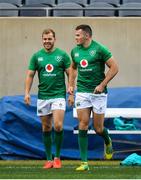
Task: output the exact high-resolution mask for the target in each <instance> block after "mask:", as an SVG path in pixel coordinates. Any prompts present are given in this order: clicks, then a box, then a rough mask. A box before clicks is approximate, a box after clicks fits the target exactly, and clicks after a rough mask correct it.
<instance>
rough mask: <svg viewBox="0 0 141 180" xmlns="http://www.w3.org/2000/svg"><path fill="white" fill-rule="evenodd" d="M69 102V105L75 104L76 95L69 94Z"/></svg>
mask: <svg viewBox="0 0 141 180" xmlns="http://www.w3.org/2000/svg"><path fill="white" fill-rule="evenodd" d="M68 104H69V106H73V105H74V95H69V97H68Z"/></svg>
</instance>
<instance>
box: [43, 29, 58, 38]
mask: <svg viewBox="0 0 141 180" xmlns="http://www.w3.org/2000/svg"><path fill="white" fill-rule="evenodd" d="M49 33H52V34H53V37H54V38H55V32H54V31H53V29H45V30H43V32H42V37H43V35H44V34H49Z"/></svg>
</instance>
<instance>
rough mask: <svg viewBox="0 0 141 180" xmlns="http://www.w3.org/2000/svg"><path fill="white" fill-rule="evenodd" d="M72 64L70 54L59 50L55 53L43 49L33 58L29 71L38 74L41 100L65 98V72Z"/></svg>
mask: <svg viewBox="0 0 141 180" xmlns="http://www.w3.org/2000/svg"><path fill="white" fill-rule="evenodd" d="M70 62H71V61H70V58H69V56H68V54H67V53H66V52H64V51H62V50H61V49H59V48H56V49H55V50H54V51H53V52H47V51H46V50H45V49H41V50H39V51H38V52H36V53H35V54H34V55H33V56H32V58H31V60H30V64H29V68H28V69H29V70H33V71H37V72H38V78H39V85H38V88H39V90H38V98H39V99H54V98H65V96H66V85H65V74H64V72H65V70H66V69H67V68H69V66H70Z"/></svg>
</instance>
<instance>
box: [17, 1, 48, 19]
mask: <svg viewBox="0 0 141 180" xmlns="http://www.w3.org/2000/svg"><path fill="white" fill-rule="evenodd" d="M23 7H24V8H27V9H21V10H20V13H19V16H27V17H37V16H40V17H41V16H50V15H51V10H47V9H34V8H38V7H39V8H40V7H41V8H47V7H50V6H48V5H44V4H34V5H25V6H23ZM30 8H31V9H30Z"/></svg>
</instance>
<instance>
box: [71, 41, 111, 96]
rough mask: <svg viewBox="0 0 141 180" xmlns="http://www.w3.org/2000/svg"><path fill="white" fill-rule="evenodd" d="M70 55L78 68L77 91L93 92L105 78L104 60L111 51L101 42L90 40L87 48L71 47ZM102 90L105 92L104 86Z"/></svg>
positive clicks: (108, 56) (109, 55)
mask: <svg viewBox="0 0 141 180" xmlns="http://www.w3.org/2000/svg"><path fill="white" fill-rule="evenodd" d="M71 57H72V60H73V62H74V63H75V65H76V67H77V70H78V77H77V92H88V93H93V91H94V89H95V87H96V86H97V85H99V84H100V83H101V82H102V81H103V80H104V78H105V73H104V72H105V62H106V61H107V60H108V59H109V58H111V57H112V54H111V52H110V51H109V50H108V49H107V48H106V47H105V46H103V45H102V44H100V43H98V42H96V41H92V42H91V44H90V46H89V47H87V48H85V47H83V46H81V45H78V46H77V47H75V48H74V49H72V51H71ZM104 92H107V88H106V87H105V90H104Z"/></svg>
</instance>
